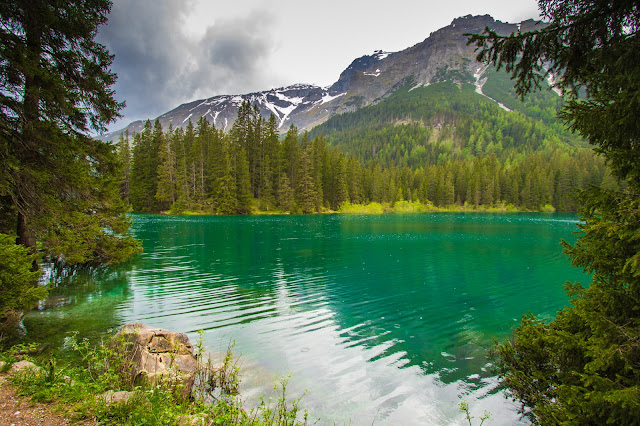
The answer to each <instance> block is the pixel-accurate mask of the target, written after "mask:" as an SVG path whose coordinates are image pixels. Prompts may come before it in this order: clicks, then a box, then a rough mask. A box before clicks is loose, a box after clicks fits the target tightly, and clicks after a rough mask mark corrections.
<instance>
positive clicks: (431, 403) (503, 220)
mask: <svg viewBox="0 0 640 426" xmlns="http://www.w3.org/2000/svg"><path fill="white" fill-rule="evenodd" d="M576 221H577V218H576V216H575V215H570V214H524V213H520V214H475V213H433V214H407V215H401V214H389V215H372V216H360V215H353V216H350V215H314V216H248V217H247V216H244V217H239V216H227V217H225V216H222V217H219V216H204V217H203V216H197V217H194V216H191V217H176V216H158V215H134V226H133V227H132V231H133V234H134V235H135V236H136V237H137V238H139V239H141V240H142V241H143V246H144V253H143V254H141V255H139V256H136V257H135V258H134V259H133V260H131V261H130V262H128V263H127V264H125V265H120V266H118V267H113V268H109V269H103V270H99V271H95V272H93V273H91V274H88V273H81V272H78V273H75V275H74V276H73V277H62V278H60V277H58V278H57V282H58V287H57V288H55V289H54V290H53V291H52V292H51V297H50V298H49V299H48V300H47V301H46V302H45V303H44V304H43V305H42V307H41V310H39V311H34V312H32V313H30V314H29V315H27V317H26V318H25V324H26V326H27V328H28V329H29V330H31V333H32V334H33V335H34V336H37V337H38V338H40V339H42V340H47V341H49V342H51V343H52V344H53V345H57V346H60V344H61V342H62V339H63V337H64V336H65V335H67V334H68V333H69V332H70V331H72V330H77V331H79V332H80V334H81V335H86V336H95V335H98V334H99V333H101V332H103V331H104V330H106V329H108V328H112V327H117V326H120V325H122V324H124V323H129V322H142V323H145V324H148V325H151V326H158V327H163V328H168V329H172V330H176V331H183V332H186V333H187V334H188V335H189V337H190V338H191V340H192V341H195V340H196V339H197V333H196V332H197V331H198V330H204V331H205V332H206V333H205V335H204V342H205V344H206V346H207V349H208V350H210V351H212V352H213V353H219V352H221V351H223V350H224V349H225V348H226V346H227V344H228V343H229V342H230V341H231V340H235V341H236V345H235V348H234V353H235V354H236V355H239V356H240V357H241V365H242V373H243V375H242V380H243V387H242V392H243V396H244V397H246V398H247V399H248V403H249V404H251V403H254V402H255V400H256V398H258V396H259V395H263V394H268V392H269V390H270V389H271V384H272V383H273V381H274V377H275V376H276V375H277V376H285V375H287V374H291V379H290V382H289V394H290V396H291V397H298V396H300V395H301V394H302V393H303V392H304V391H305V389H307V390H308V392H307V394H306V395H305V396H304V398H303V400H302V404H303V406H305V407H306V408H308V409H309V410H310V413H311V415H312V418H313V419H315V418H320V422H319V424H334V423H335V424H352V425H370V424H372V422H375V423H374V424H380V425H383V424H394V425H396V424H398V425H399V424H402V425H411V424H465V422H466V420H465V419H464V418H463V416H462V414H460V413H459V411H458V403H459V401H460V400H466V401H468V402H469V405H470V408H471V411H472V415H474V416H476V419H475V421H476V422H478V419H479V417H480V416H481V415H482V412H483V411H484V410H488V411H490V412H491V413H492V418H491V420H490V421H489V422H485V424H493V425H499V424H517V423H518V422H519V421H520V420H519V416H518V414H517V405H515V404H514V403H512V402H510V401H509V400H507V399H505V398H504V396H503V393H502V392H501V391H499V390H496V389H495V386H496V383H497V379H496V377H495V371H494V370H493V368H492V364H491V359H489V358H488V356H487V355H488V350H489V348H490V347H491V346H492V344H493V339H494V338H496V339H498V340H502V339H505V338H506V337H507V336H508V335H509V333H510V330H511V329H512V328H513V327H514V326H515V325H517V324H518V322H519V320H520V318H521V317H522V315H523V314H524V313H526V312H527V311H531V312H533V313H534V314H536V315H538V316H540V317H542V318H545V319H551V318H553V316H554V314H555V312H556V311H557V310H558V309H560V308H562V307H563V306H565V305H566V304H567V300H568V298H567V296H566V295H565V293H564V292H563V291H562V285H563V283H564V282H565V281H566V280H570V281H581V282H583V283H587V282H588V279H587V277H586V276H585V275H584V274H583V273H582V272H581V271H580V270H578V269H575V268H572V267H570V266H569V264H568V261H567V259H566V256H565V255H564V254H563V253H562V248H561V246H560V240H561V239H563V238H564V239H566V240H568V241H570V242H572V241H574V238H575V237H574V235H573V232H575V231H577V226H576ZM71 281H73V283H70V282H71ZM474 424H475V423H474Z"/></svg>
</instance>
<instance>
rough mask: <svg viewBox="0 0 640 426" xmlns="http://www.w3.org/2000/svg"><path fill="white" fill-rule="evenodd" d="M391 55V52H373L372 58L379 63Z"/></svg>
mask: <svg viewBox="0 0 640 426" xmlns="http://www.w3.org/2000/svg"><path fill="white" fill-rule="evenodd" d="M389 55H391V52H384V51H382V50H376V51H375V52H373V55H372V56H373V57H374V58H376V59H377V60H379V61H381V60H383V59H384V58H386V57H387V56H389Z"/></svg>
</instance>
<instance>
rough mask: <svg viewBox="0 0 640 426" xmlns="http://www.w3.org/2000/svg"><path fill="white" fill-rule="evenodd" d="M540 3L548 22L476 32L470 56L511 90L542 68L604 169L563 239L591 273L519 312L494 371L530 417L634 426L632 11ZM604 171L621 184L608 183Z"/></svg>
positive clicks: (637, 372) (536, 77)
mask: <svg viewBox="0 0 640 426" xmlns="http://www.w3.org/2000/svg"><path fill="white" fill-rule="evenodd" d="M539 4H540V8H541V10H542V15H543V16H544V17H545V18H547V19H549V20H550V21H551V22H550V24H549V25H548V26H545V27H544V28H541V29H539V30H536V31H533V32H529V33H516V34H512V35H511V36H507V37H501V36H498V35H497V34H496V33H494V32H492V31H490V30H486V31H485V34H483V35H476V36H473V37H472V38H471V40H470V42H471V43H476V45H477V46H478V47H479V48H480V49H481V51H480V54H479V58H480V59H486V60H488V61H491V62H493V63H495V64H497V65H498V66H499V67H500V66H505V68H506V69H507V71H509V72H511V73H512V76H513V77H515V78H516V91H517V93H518V94H519V95H522V96H524V95H526V94H527V93H528V92H530V91H532V90H534V89H535V88H537V87H539V86H540V85H541V82H542V81H543V80H544V79H545V78H546V77H547V76H548V75H550V74H552V75H553V76H554V77H555V80H556V83H555V85H556V87H558V88H559V89H561V90H563V91H565V93H566V94H567V96H568V102H566V103H565V105H564V107H563V109H562V111H561V112H560V117H561V118H562V119H563V120H564V121H565V123H566V124H568V125H569V126H570V127H571V129H572V130H574V131H576V132H578V133H579V134H581V135H582V136H583V137H585V138H586V139H587V140H588V141H589V142H590V143H591V144H592V145H593V146H594V147H595V148H594V149H595V150H596V151H597V152H599V153H600V154H602V155H603V157H604V158H605V159H606V161H607V162H608V164H609V165H610V167H611V174H612V176H610V175H609V174H605V176H603V179H602V181H601V183H602V187H601V188H599V187H596V186H591V187H588V188H587V189H585V190H583V191H582V193H581V194H580V197H579V200H578V203H579V205H580V206H581V207H580V209H579V212H580V215H581V218H582V220H583V223H582V224H580V228H581V230H582V233H581V235H580V236H579V238H578V239H577V241H576V243H575V244H574V245H573V246H571V245H569V244H567V243H566V242H564V243H563V244H564V248H565V253H567V254H568V255H569V257H570V258H571V263H572V264H573V265H574V266H577V267H581V268H583V269H584V270H585V271H587V272H589V273H590V274H591V275H592V278H593V281H592V282H591V284H590V285H589V286H588V287H585V286H582V285H580V284H578V283H574V284H570V283H567V284H566V285H565V289H566V291H567V293H568V294H569V296H570V297H571V306H569V307H566V308H564V309H563V310H561V311H559V312H558V314H557V316H556V318H555V319H554V320H552V321H550V322H548V323H546V322H543V321H540V320H538V319H537V318H535V317H534V316H533V315H531V314H529V315H525V316H524V317H523V320H522V322H521V324H520V326H519V327H518V328H517V329H516V331H515V333H514V335H513V337H512V338H511V340H509V341H507V342H504V343H502V344H501V345H499V346H498V347H497V351H498V354H499V356H500V360H501V374H502V377H503V382H504V383H505V385H506V386H507V387H508V388H509V391H510V392H511V393H512V395H513V396H514V397H515V398H517V399H519V400H520V401H521V402H522V409H523V412H524V413H525V414H527V415H528V416H529V417H530V418H531V420H532V421H534V422H535V423H541V424H560V423H563V424H564V423H571V424H605V423H607V424H637V423H638V419H639V418H640V315H639V312H640V279H639V278H640V269H639V267H640V255H639V254H638V253H639V252H640V238H639V236H640V197H639V195H638V194H640V161H639V159H640V156H638V154H639V152H638V149H639V148H638V144H637V141H638V139H639V138H640V128H639V127H638V119H637V117H638V113H639V112H640V110H639V108H640V107H639V104H638V103H637V102H635V101H634V99H637V98H638V94H639V93H640V77H639V76H640V61H638V55H637V52H638V49H639V48H640V44H639V43H640V41H639V40H638V31H639V29H640V9H638V5H637V4H636V3H635V2H627V1H612V2H595V1H585V0H582V1H578V0H567V1H554V2H551V1H540V2H539ZM579 94H580V95H581V96H578V95H579ZM582 94H584V96H582ZM612 177H615V179H616V180H618V181H622V185H620V186H617V187H616V185H612V183H613V182H612V180H614V179H612Z"/></svg>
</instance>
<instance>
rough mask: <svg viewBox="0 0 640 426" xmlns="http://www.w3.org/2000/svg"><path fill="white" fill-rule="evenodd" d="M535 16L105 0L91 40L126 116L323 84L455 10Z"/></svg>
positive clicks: (493, 3) (467, 1)
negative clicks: (108, 62) (99, 47)
mask: <svg viewBox="0 0 640 426" xmlns="http://www.w3.org/2000/svg"><path fill="white" fill-rule="evenodd" d="M468 14H473V15H484V14H490V15H492V16H493V17H494V18H496V19H499V20H501V21H505V22H520V21H523V20H525V19H529V18H534V19H538V11H537V2H536V1H533V0H517V1H514V0H480V1H478V0H444V1H443V0H438V1H433V0H393V1H378V0H376V1H373V0H369V1H366V2H365V1H362V2H360V1H354V0H322V1H313V2H311V1H305V0H275V1H273V0H272V1H265V0H235V1H229V0H225V1H220V0H113V8H112V10H111V14H110V16H109V22H108V24H107V25H106V26H103V27H101V29H100V32H99V34H98V40H99V41H100V42H101V43H103V44H104V45H106V46H107V48H108V49H109V51H110V52H111V53H112V54H115V60H114V63H113V67H112V69H113V70H114V71H115V72H116V73H117V74H118V82H117V83H116V86H115V89H116V98H117V99H118V100H124V101H126V103H127V107H126V109H125V110H124V111H123V114H124V118H122V119H121V120H119V121H118V122H117V123H115V124H113V125H112V126H110V129H111V130H116V129H120V128H122V127H124V126H126V125H127V124H129V123H130V122H131V121H134V120H139V119H146V118H155V117H157V116H158V115H160V114H162V113H164V112H167V111H169V110H171V109H173V108H175V107H177V106H178V105H180V104H182V103H184V102H188V101H191V100H195V99H202V98H208V97H211V96H215V95H221V94H244V93H250V92H255V91H260V90H267V89H271V88H274V87H282V86H287V85H290V84H294V83H312V84H317V85H320V86H328V85H331V84H332V83H333V82H335V81H336V80H337V79H338V77H339V75H340V72H342V71H343V70H344V69H345V68H346V67H347V66H349V64H350V63H351V61H353V60H354V59H355V58H357V57H360V56H362V55H365V54H371V53H372V52H373V51H374V50H378V49H381V50H385V51H388V52H395V51H399V50H403V49H405V48H407V47H410V46H413V45H414V44H416V43H419V42H421V41H422V40H424V39H425V38H427V37H428V36H429V33H431V32H433V31H435V30H437V29H439V28H442V27H444V26H446V25H448V24H449V23H451V21H452V20H453V19H454V18H457V17H459V16H464V15H468Z"/></svg>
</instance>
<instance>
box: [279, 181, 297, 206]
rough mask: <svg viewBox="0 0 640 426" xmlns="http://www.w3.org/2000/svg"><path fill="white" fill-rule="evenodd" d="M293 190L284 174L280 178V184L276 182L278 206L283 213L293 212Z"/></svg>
mask: <svg viewBox="0 0 640 426" xmlns="http://www.w3.org/2000/svg"><path fill="white" fill-rule="evenodd" d="M294 201H295V200H294V198H293V189H291V183H289V178H288V177H287V175H286V174H285V173H283V174H282V176H280V182H278V205H279V206H280V208H281V209H282V210H283V211H285V212H291V211H293V207H294Z"/></svg>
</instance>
